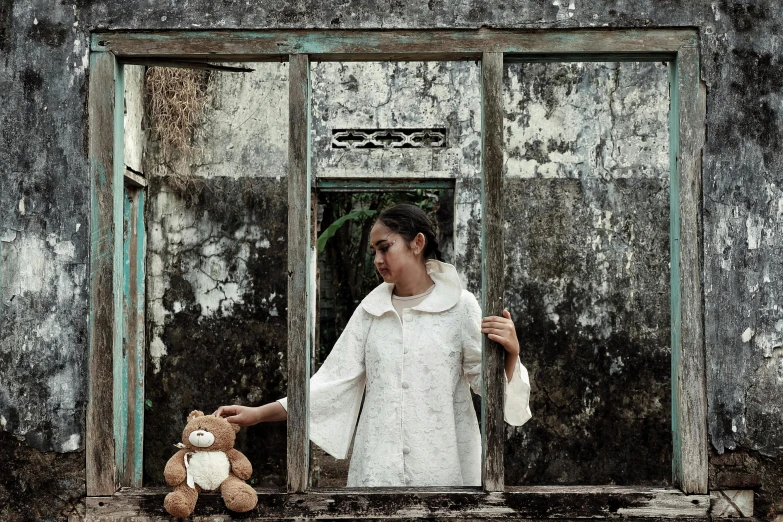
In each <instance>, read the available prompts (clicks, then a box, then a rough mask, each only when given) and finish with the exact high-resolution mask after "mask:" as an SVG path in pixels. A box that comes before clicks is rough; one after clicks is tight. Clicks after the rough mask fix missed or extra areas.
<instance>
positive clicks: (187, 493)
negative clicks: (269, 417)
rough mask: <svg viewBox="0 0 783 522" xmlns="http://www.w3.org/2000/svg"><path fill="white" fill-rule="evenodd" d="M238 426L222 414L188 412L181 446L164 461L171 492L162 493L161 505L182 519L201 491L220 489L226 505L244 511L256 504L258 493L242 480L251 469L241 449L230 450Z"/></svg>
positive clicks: (188, 513) (164, 473)
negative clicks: (218, 415)
mask: <svg viewBox="0 0 783 522" xmlns="http://www.w3.org/2000/svg"><path fill="white" fill-rule="evenodd" d="M238 431H239V425H237V424H232V423H230V422H228V421H227V420H226V419H224V418H223V417H215V416H214V415H204V413H202V412H200V411H198V410H196V411H192V412H191V413H190V415H188V422H187V425H186V426H185V430H184V431H183V432H182V443H181V444H178V445H177V447H179V448H181V449H180V450H179V451H178V452H177V453H175V454H174V456H172V457H171V458H170V459H169V461H168V462H167V463H166V469H165V470H164V471H163V476H164V477H165V478H166V483H167V484H168V485H170V486H173V487H174V491H172V492H171V493H169V494H168V495H166V498H165V499H164V501H163V507H165V508H166V511H168V512H169V514H170V515H172V516H175V517H178V518H185V517H188V516H190V514H191V513H192V512H193V509H194V508H195V507H196V500H198V494H199V493H200V492H202V491H215V490H220V493H221V495H222V496H223V501H224V502H225V503H226V507H227V508H228V509H230V510H231V511H236V512H240V513H241V512H245V511H250V510H251V509H253V508H254V507H256V503H257V502H258V496H257V495H256V492H255V490H253V488H252V487H250V485H249V484H247V483H246V482H245V480H247V479H248V478H250V474H251V473H252V472H253V468H252V466H251V465H250V461H249V460H247V457H245V456H244V455H243V454H242V452H240V451H239V450H236V449H234V440H235V438H236V434H237V432H238Z"/></svg>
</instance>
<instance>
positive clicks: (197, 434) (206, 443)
mask: <svg viewBox="0 0 783 522" xmlns="http://www.w3.org/2000/svg"><path fill="white" fill-rule="evenodd" d="M188 440H189V441H190V443H191V444H193V445H194V446H196V447H197V448H208V447H210V446H211V445H212V444H214V443H215V436H214V435H212V434H211V433H210V432H208V431H204V430H196V431H194V432H191V434H190V436H189V437H188Z"/></svg>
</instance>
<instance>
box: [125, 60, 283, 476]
mask: <svg viewBox="0 0 783 522" xmlns="http://www.w3.org/2000/svg"><path fill="white" fill-rule="evenodd" d="M246 67H247V68H248V69H252V71H249V72H243V73H236V72H211V73H209V74H208V75H206V76H202V79H203V78H206V82H204V83H199V85H201V86H202V87H201V88H202V90H203V91H204V92H203V95H204V99H203V105H204V110H203V113H202V114H200V117H199V120H198V123H197V125H196V128H195V130H194V133H193V144H192V147H191V148H190V149H186V150H184V151H183V150H171V151H169V150H168V149H164V147H163V146H162V140H163V137H162V134H164V131H155V130H150V131H149V132H148V135H149V137H150V138H149V142H148V143H147V147H146V150H145V154H144V162H143V164H144V172H145V175H146V176H147V178H148V180H149V182H150V185H149V188H148V206H149V209H148V211H147V213H146V221H147V228H148V233H147V236H148V240H147V303H146V310H147V327H148V338H149V343H148V353H147V371H146V382H145V399H146V400H147V401H148V409H147V411H145V419H144V434H145V436H144V440H145V444H144V484H146V485H150V486H154V485H165V480H164V478H163V469H164V467H165V465H166V461H168V459H169V458H170V457H171V455H172V454H173V453H172V451H175V450H176V449H175V448H173V446H172V444H173V443H174V442H178V441H179V440H180V438H181V433H182V429H183V428H184V423H185V418H186V417H187V414H188V413H189V412H190V411H192V410H195V409H198V410H202V411H204V412H207V413H212V412H213V411H215V410H216V409H217V408H218V407H219V406H221V405H229V404H242V405H257V404H263V403H267V402H271V401H274V400H277V399H279V398H281V397H284V396H285V395H286V381H287V377H288V374H287V370H286V358H287V357H286V354H287V335H286V333H287V324H286V321H287V319H286V317H287V312H286V306H287V297H286V296H287V291H288V289H287V277H286V265H287V256H286V247H287V243H286V237H287V234H288V231H287V226H288V223H287V219H286V217H285V216H286V215H287V212H288V196H287V191H288V182H287V178H286V165H287V158H286V152H287V147H288V125H287V123H288V103H287V102H288V66H287V64H269V63H259V64H247V65H246ZM150 81H152V80H150ZM147 104H148V105H152V104H151V102H150V101H148V102H147ZM162 112H163V111H158V113H156V112H155V110H154V109H153V110H152V111H150V116H149V120H150V123H149V124H148V125H147V126H148V127H153V126H154V125H153V124H152V122H153V121H154V119H155V118H156V117H160V116H159V113H162ZM140 123H143V122H140ZM237 446H238V447H240V448H242V451H243V452H244V453H245V454H246V455H247V456H248V458H250V461H251V464H252V465H253V476H252V477H251V478H250V482H251V484H253V485H254V486H259V487H271V486H277V487H279V486H284V485H285V477H286V472H285V470H286V458H285V457H286V428H285V424H284V423H271V424H262V425H257V426H253V427H250V428H248V429H245V430H242V431H240V433H239V435H238V437H237Z"/></svg>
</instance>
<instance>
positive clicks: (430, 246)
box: [375, 203, 443, 261]
mask: <svg viewBox="0 0 783 522" xmlns="http://www.w3.org/2000/svg"><path fill="white" fill-rule="evenodd" d="M375 222H376V223H380V224H382V225H384V226H385V227H387V228H388V229H389V230H391V231H392V232H395V233H397V234H399V235H400V236H402V237H403V239H405V241H407V242H409V243H410V242H411V241H413V239H414V238H415V237H416V236H417V235H418V233H419V232H421V233H422V234H423V235H424V238H425V239H426V242H425V243H424V252H423V257H424V260H425V261H426V260H427V259H437V260H438V261H443V255H442V254H441V252H440V250H439V249H438V238H437V237H436V236H435V229H434V228H433V226H432V221H431V220H430V218H429V216H427V214H426V213H425V212H424V211H423V210H422V209H420V208H419V207H417V206H416V205H411V204H410V203H399V204H397V205H394V206H393V207H391V208H387V209H386V210H384V211H383V212H381V214H380V215H379V216H378V219H376V220H375Z"/></svg>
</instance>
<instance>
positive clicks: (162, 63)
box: [120, 58, 255, 72]
mask: <svg viewBox="0 0 783 522" xmlns="http://www.w3.org/2000/svg"><path fill="white" fill-rule="evenodd" d="M120 63H122V64H123V65H143V66H147V67H170V68H174V69H198V70H206V71H222V72H253V71H255V69H251V68H249V67H233V66H230V65H217V64H214V63H207V62H200V61H198V60H173V59H172V60H165V59H164V60H161V59H156V58H124V59H122V60H121V62H120Z"/></svg>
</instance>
